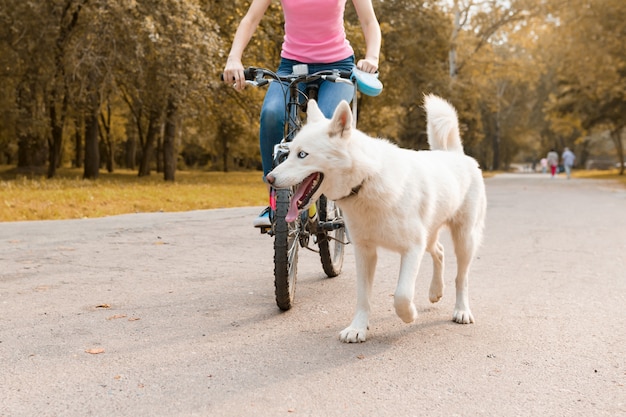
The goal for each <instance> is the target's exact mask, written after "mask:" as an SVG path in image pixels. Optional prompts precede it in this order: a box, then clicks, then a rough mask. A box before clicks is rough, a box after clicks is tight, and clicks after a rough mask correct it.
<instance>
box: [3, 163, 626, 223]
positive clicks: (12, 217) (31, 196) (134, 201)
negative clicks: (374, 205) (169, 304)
mask: <svg viewBox="0 0 626 417" xmlns="http://www.w3.org/2000/svg"><path fill="white" fill-rule="evenodd" d="M573 175H574V177H576V178H592V179H601V180H615V181H617V182H618V183H621V184H622V185H623V186H625V187H626V176H620V175H618V170H609V171H579V170H576V171H574V173H573ZM485 176H489V173H486V175H485ZM81 177H82V171H81V170H79V169H69V168H63V169H60V170H59V172H58V176H57V177H56V178H53V179H46V178H45V176H33V177H27V176H24V175H19V174H16V173H15V171H14V170H13V169H11V167H7V166H0V222H3V221H4V222H6V221H22V220H59V219H80V218H87V217H104V216H112V215H116V214H126V213H140V212H158V211H167V212H175V211H187V210H203V209H214V208H230V207H244V206H261V205H266V204H267V189H266V187H265V185H264V184H263V183H262V181H261V173H260V172H258V171H253V172H232V173H220V172H203V171H178V172H177V173H176V182H174V183H169V182H168V183H166V182H165V181H163V177H162V176H161V175H160V174H153V175H151V176H148V177H143V178H139V177H137V173H136V172H135V171H129V170H117V171H116V172H115V173H112V174H109V173H106V172H103V173H101V174H100V178H99V179H98V180H96V181H87V180H83V179H81Z"/></svg>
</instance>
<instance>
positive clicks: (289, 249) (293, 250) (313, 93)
mask: <svg viewBox="0 0 626 417" xmlns="http://www.w3.org/2000/svg"><path fill="white" fill-rule="evenodd" d="M365 74H366V73H362V72H359V71H358V70H356V69H355V70H353V71H352V72H347V71H339V70H332V71H320V72H316V73H313V74H309V73H308V67H307V66H306V65H305V64H303V65H296V66H294V68H293V70H292V73H291V74H289V75H286V76H285V75H278V74H276V73H275V72H273V71H270V70H268V69H265V68H256V67H248V68H247V69H246V70H245V71H244V75H245V78H246V83H248V84H250V85H253V86H255V87H262V86H265V85H268V84H269V83H270V82H279V83H281V85H283V86H284V87H283V92H284V94H285V96H286V97H287V96H288V97H289V99H288V100H286V104H285V112H286V116H287V117H286V123H285V134H284V136H283V138H282V140H281V141H280V142H279V143H278V144H277V145H275V147H274V152H273V165H274V167H276V166H277V165H278V164H280V163H281V162H283V161H284V160H285V159H286V158H287V156H288V155H289V142H291V141H292V140H293V138H294V137H295V136H296V134H297V132H298V131H299V130H300V128H301V127H302V125H303V119H304V114H305V113H306V105H307V103H308V101H309V100H310V99H313V100H315V99H317V88H318V86H317V85H316V84H312V83H313V82H314V81H317V80H320V79H321V80H325V81H331V82H343V83H349V84H351V85H353V86H354V96H353V100H352V113H353V116H354V117H353V123H356V116H357V98H356V93H357V91H362V92H364V93H365V94H367V95H377V94H378V93H380V90H382V84H380V82H378V79H377V78H376V80H375V81H376V82H374V80H373V79H372V78H369V77H368V76H370V75H371V74H367V75H365ZM293 193H294V189H293V188H291V189H277V190H276V189H273V188H272V189H271V191H270V223H271V226H269V227H262V228H261V233H265V234H268V235H270V236H273V237H274V287H275V296H276V304H277V305H278V307H279V308H280V309H281V310H283V311H286V310H289V309H290V308H291V307H292V305H293V301H294V298H295V286H296V277H297V263H298V250H299V247H303V248H306V249H309V250H311V251H314V252H318V253H319V255H320V260H321V262H322V268H323V270H324V273H325V274H326V276H327V277H329V278H334V277H336V276H337V275H339V274H340V273H341V269H342V266H343V258H344V247H345V245H346V244H348V243H349V242H348V240H347V233H346V229H345V224H344V221H343V217H342V215H341V210H340V209H339V207H337V206H336V205H335V203H334V202H333V201H330V200H328V199H327V198H326V197H325V196H324V195H322V196H321V197H320V198H319V199H318V200H317V202H316V203H315V204H313V205H311V206H310V207H309V209H308V210H304V211H302V212H301V213H300V214H299V215H298V217H297V218H296V219H295V220H294V221H292V222H288V221H287V220H286V216H287V212H288V211H289V205H290V202H291V198H292V196H293ZM311 238H313V240H314V243H315V244H317V247H318V249H317V250H315V249H313V248H311V247H310V245H309V243H310V241H311Z"/></svg>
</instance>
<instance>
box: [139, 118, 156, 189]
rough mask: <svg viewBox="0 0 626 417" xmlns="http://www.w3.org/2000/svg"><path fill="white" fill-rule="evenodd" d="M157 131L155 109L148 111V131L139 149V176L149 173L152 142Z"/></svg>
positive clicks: (152, 148)
mask: <svg viewBox="0 0 626 417" xmlns="http://www.w3.org/2000/svg"><path fill="white" fill-rule="evenodd" d="M158 132H159V113H158V112H157V111H154V110H153V111H151V112H150V120H149V123H148V133H147V134H146V140H145V142H144V143H143V146H142V149H141V161H140V163H139V174H138V175H139V176H140V177H145V176H148V175H150V164H151V163H152V158H153V157H154V142H155V140H156V137H157V134H158Z"/></svg>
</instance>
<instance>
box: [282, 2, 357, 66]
mask: <svg viewBox="0 0 626 417" xmlns="http://www.w3.org/2000/svg"><path fill="white" fill-rule="evenodd" d="M281 3H282V5H283V13H284V15H285V40H284V42H283V48H282V53H281V56H282V57H283V58H287V59H294V60H296V61H300V62H304V63H307V64H327V63H331V62H336V61H341V60H342V59H346V58H348V57H350V56H352V55H353V54H354V51H353V50H352V47H351V46H350V42H348V40H347V39H346V32H345V30H344V26H343V13H344V11H345V8H346V0H281Z"/></svg>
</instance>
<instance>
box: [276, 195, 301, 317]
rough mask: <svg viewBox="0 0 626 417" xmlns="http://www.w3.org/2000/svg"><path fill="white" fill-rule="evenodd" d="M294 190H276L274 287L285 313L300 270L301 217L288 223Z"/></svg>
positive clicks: (277, 302) (290, 302)
mask: <svg viewBox="0 0 626 417" xmlns="http://www.w3.org/2000/svg"><path fill="white" fill-rule="evenodd" d="M291 195H292V190H290V189H286V190H276V213H275V215H274V286H275V287H276V304H277V305H278V308H280V309H281V310H283V311H286V310H289V309H290V308H291V306H292V304H293V299H294V297H295V293H296V275H297V270H298V246H299V245H298V236H299V234H300V228H301V223H300V217H298V218H297V219H296V220H295V221H293V222H291V223H288V222H287V220H286V219H285V217H286V216H287V212H288V211H289V202H290V201H291Z"/></svg>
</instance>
